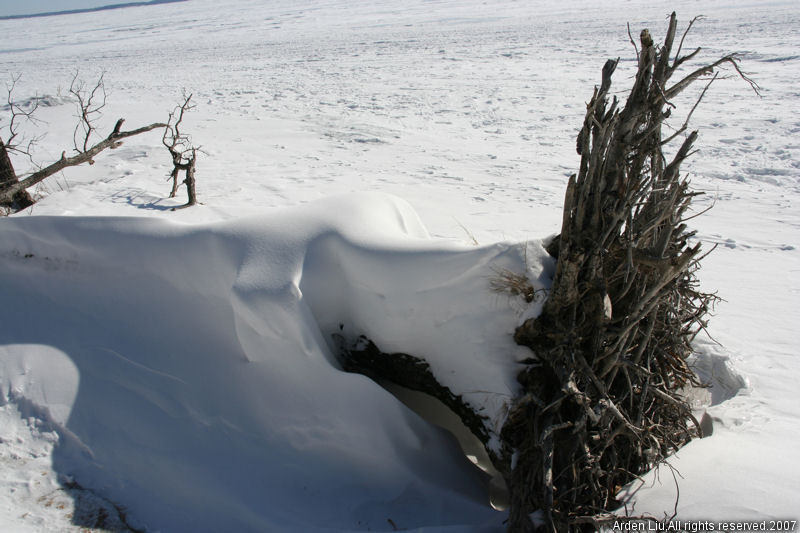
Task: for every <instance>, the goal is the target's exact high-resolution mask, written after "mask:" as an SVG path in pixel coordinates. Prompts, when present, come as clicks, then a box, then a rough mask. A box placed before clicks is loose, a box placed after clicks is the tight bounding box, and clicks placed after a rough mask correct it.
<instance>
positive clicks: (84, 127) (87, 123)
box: [0, 76, 167, 211]
mask: <svg viewBox="0 0 800 533" xmlns="http://www.w3.org/2000/svg"><path fill="white" fill-rule="evenodd" d="M11 89H13V85H12V87H11ZM11 89H9V97H8V100H9V107H10V109H11V113H12V118H11V122H10V125H9V132H10V134H9V143H8V144H4V143H3V142H2V139H0V176H2V180H0V207H5V208H7V209H10V210H11V211H18V210H19V209H23V208H25V207H28V206H30V205H32V204H33V198H31V196H30V194H28V192H27V189H28V188H30V187H33V186H34V185H36V184H38V183H40V182H41V181H43V180H45V179H46V178H48V177H50V176H52V175H53V174H56V173H58V172H60V171H62V170H64V169H65V168H67V167H72V166H76V165H81V164H83V163H89V164H93V163H94V158H95V156H97V155H98V154H99V153H100V152H102V151H104V150H105V149H107V148H110V149H112V150H113V149H115V148H118V147H119V146H121V145H122V140H123V139H125V138H127V137H132V136H134V135H139V134H141V133H145V132H148V131H151V130H154V129H156V128H163V127H166V126H167V124H164V123H162V122H156V123H153V124H150V125H148V126H144V127H141V128H137V129H135V130H129V131H122V124H123V123H124V122H125V119H122V118H121V119H119V120H118V121H117V123H116V125H115V126H114V129H113V131H112V132H111V133H110V134H109V135H108V136H107V137H106V138H104V139H102V140H101V141H99V142H96V143H95V144H91V137H92V136H93V135H95V134H96V129H97V128H96V119H97V118H98V114H99V112H100V110H101V109H102V108H103V107H104V106H105V89H104V88H103V78H102V76H101V77H100V79H99V80H98V82H97V84H96V85H95V86H94V87H93V89H91V90H89V91H88V92H87V91H86V90H85V89H84V87H83V84H82V83H81V82H79V81H77V76H76V77H75V78H74V79H73V81H72V84H71V86H70V93H72V94H73V95H74V96H76V98H77V102H78V104H77V105H78V116H79V123H78V126H76V129H75V132H74V136H73V142H74V151H75V155H72V156H70V157H67V153H66V152H62V153H61V158H60V159H59V160H58V161H56V162H54V163H51V164H50V165H47V166H45V167H42V168H40V169H39V170H36V171H35V172H32V173H31V174H29V175H27V176H25V177H24V178H22V179H20V178H19V177H18V176H17V174H16V172H15V171H14V167H13V166H12V164H11V160H10V158H9V157H8V151H16V152H18V153H22V154H25V155H27V156H29V157H30V156H31V152H30V144H29V145H28V148H24V149H22V148H20V147H19V146H18V145H16V144H12V141H13V140H14V139H15V137H16V136H17V134H18V129H17V126H18V122H19V120H20V119H21V118H23V117H26V116H27V118H31V117H32V113H33V110H28V111H23V110H22V109H21V108H20V107H19V106H17V105H16V104H13V103H12V98H11ZM98 98H99V99H100V101H98ZM34 110H35V108H34Z"/></svg>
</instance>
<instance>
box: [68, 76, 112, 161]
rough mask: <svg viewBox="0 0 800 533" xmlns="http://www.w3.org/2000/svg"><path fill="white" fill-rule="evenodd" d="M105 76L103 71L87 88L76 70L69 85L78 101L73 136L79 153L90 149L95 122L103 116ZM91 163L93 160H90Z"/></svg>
mask: <svg viewBox="0 0 800 533" xmlns="http://www.w3.org/2000/svg"><path fill="white" fill-rule="evenodd" d="M104 76H105V72H101V73H100V76H99V77H98V79H97V82H96V83H95V84H94V87H92V88H91V90H87V89H86V87H85V83H84V81H83V80H81V79H80V78H79V73H78V72H75V75H74V76H73V78H72V82H71V83H70V85H69V93H70V94H71V95H73V96H74V97H75V98H76V99H77V101H78V124H76V125H75V131H74V132H73V136H72V137H73V138H72V140H73V142H74V145H75V151H76V152H78V153H82V152H86V151H87V150H88V149H89V142H90V140H91V137H92V134H94V133H95V129H96V128H95V123H96V121H97V120H98V119H99V118H100V117H101V116H102V111H103V109H104V108H105V107H106V96H107V95H106V86H105V82H104V80H103V78H104ZM89 163H90V164H91V163H93V162H92V161H91V160H90V161H89Z"/></svg>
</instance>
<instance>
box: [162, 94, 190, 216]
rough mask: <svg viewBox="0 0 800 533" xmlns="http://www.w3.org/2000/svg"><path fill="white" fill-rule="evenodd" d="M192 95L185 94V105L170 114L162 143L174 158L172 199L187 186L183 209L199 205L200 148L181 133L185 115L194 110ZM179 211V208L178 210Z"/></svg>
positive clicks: (171, 175)
mask: <svg viewBox="0 0 800 533" xmlns="http://www.w3.org/2000/svg"><path fill="white" fill-rule="evenodd" d="M191 101H192V95H191V94H190V95H188V96H187V95H186V93H184V94H183V103H182V104H181V105H179V106H177V107H175V109H174V110H173V111H172V112H171V113H170V114H169V120H168V121H167V125H166V128H164V135H163V136H162V138H161V142H162V143H163V144H164V146H166V147H167V150H169V154H170V156H171V157H172V171H171V172H170V174H169V179H171V180H172V191H171V192H170V193H169V197H170V198H175V195H176V194H177V193H178V187H179V186H180V183H184V184H185V185H186V193H187V196H188V201H187V202H186V204H184V205H183V206H181V207H189V206H192V205H195V204H196V203H197V194H196V193H195V177H194V174H195V163H196V161H197V152H198V151H199V148H198V147H196V146H193V145H192V144H191V139H190V138H189V136H187V135H185V134H183V133H181V130H180V128H181V124H182V123H183V118H184V115H185V114H186V112H187V111H190V110H192V109H194V107H195V106H194V105H193V104H192V103H191ZM181 172H184V176H185V177H184V180H183V182H179V181H178V176H179V175H180V173H181ZM176 209H177V208H176Z"/></svg>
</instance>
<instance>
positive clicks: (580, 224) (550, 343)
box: [339, 13, 758, 533]
mask: <svg viewBox="0 0 800 533" xmlns="http://www.w3.org/2000/svg"><path fill="white" fill-rule="evenodd" d="M694 22H695V21H694V20H693V21H692V22H691V23H690V24H689V25H688V27H687V28H686V30H685V31H684V33H683V35H682V37H681V39H680V41H679V43H678V44H677V48H676V49H673V47H674V45H675V37H676V31H677V18H676V16H675V14H674V13H673V14H672V16H671V17H670V20H669V27H668V30H667V34H666V37H665V38H664V42H663V44H662V45H660V46H657V45H656V44H654V42H653V39H652V37H651V36H650V33H649V32H648V30H643V31H642V33H641V36H640V43H641V49H640V48H639V46H637V45H636V44H635V42H634V41H633V39H632V38H631V42H632V43H633V46H634V48H635V50H636V53H637V56H638V67H637V74H636V78H635V81H634V84H633V87H632V88H631V91H630V94H629V95H628V99H627V101H626V102H625V104H624V107H623V106H621V105H620V102H618V101H617V99H616V97H613V98H609V89H610V87H611V76H612V74H613V73H614V71H615V69H616V67H617V63H618V61H614V60H610V61H608V62H607V63H606V64H605V66H604V67H603V71H602V82H601V85H600V87H597V88H595V90H594V94H593V95H592V98H591V100H590V101H589V103H588V104H587V111H586V118H585V120H584V124H583V128H582V129H581V131H580V134H579V135H578V142H577V151H578V154H579V155H580V156H581V160H580V168H579V171H578V173H577V175H573V176H572V177H571V178H570V180H569V184H568V186H567V192H566V197H565V201H564V215H563V222H562V228H561V233H560V235H558V236H557V237H556V238H555V239H554V240H553V241H552V242H551V243H550V244H549V245H548V252H550V254H551V255H553V256H554V257H555V258H556V259H557V266H556V273H555V276H554V279H553V283H552V286H551V288H550V292H549V294H548V297H547V300H546V302H545V304H544V308H543V311H542V313H541V315H539V316H538V317H537V318H534V319H530V320H528V321H526V322H525V323H524V324H523V325H521V326H520V327H519V328H517V331H516V333H515V340H516V341H517V343H519V344H521V345H523V346H527V347H529V348H530V349H531V351H532V352H533V353H532V356H531V357H530V358H528V359H527V360H526V361H525V362H524V368H523V370H522V371H521V372H520V373H519V374H518V376H517V380H518V381H519V383H520V385H521V392H520V394H519V395H518V396H517V397H516V398H515V399H514V401H513V402H512V404H511V406H510V409H509V415H508V418H507V419H506V422H505V424H504V425H503V428H502V431H501V434H500V440H501V445H502V449H501V452H500V454H499V456H498V454H496V453H495V452H494V451H493V450H492V449H489V447H488V446H487V452H488V453H489V456H490V457H492V461H493V462H495V467H496V468H497V470H498V471H499V472H501V473H502V475H503V477H504V478H505V481H506V484H507V486H508V490H509V497H510V507H509V517H508V521H507V528H508V531H510V532H513V533H527V532H532V531H553V532H559V533H560V532H568V531H594V530H595V529H597V528H599V527H600V526H602V525H603V523H604V522H606V521H608V520H610V519H612V518H611V515H609V511H613V510H615V509H617V508H619V507H620V502H618V501H617V500H616V495H617V493H618V492H619V490H620V488H622V487H623V486H624V485H626V484H627V483H629V482H631V481H633V480H634V479H636V478H637V477H638V476H640V475H642V474H644V473H645V472H647V471H649V470H651V469H652V468H654V467H657V466H658V465H659V464H661V463H662V462H663V461H664V459H665V458H666V457H668V456H669V455H670V454H672V453H673V452H675V451H676V450H678V449H679V448H680V447H681V446H683V445H684V444H686V443H687V442H688V441H689V440H691V439H692V438H694V437H697V436H702V429H701V427H700V424H699V423H698V421H697V420H696V419H695V418H694V417H693V416H692V412H691V409H690V406H689V404H688V402H687V401H686V399H685V398H684V396H683V395H682V393H684V392H685V391H686V387H689V386H702V384H700V383H698V382H697V378H696V377H695V376H694V374H693V373H692V371H691V369H690V368H688V366H687V363H686V360H687V358H688V356H689V355H690V354H691V353H692V346H691V343H692V340H693V339H694V337H695V336H696V335H697V334H698V333H699V332H700V331H701V330H703V329H704V328H705V327H706V321H707V318H708V315H709V312H710V310H711V307H712V306H713V304H714V302H715V301H716V297H715V296H714V295H712V294H707V293H703V292H702V291H700V290H699V288H698V281H697V278H696V272H697V270H698V268H699V264H700V260H701V259H702V257H703V256H702V255H701V253H700V245H699V244H696V243H692V242H690V241H691V238H692V236H693V235H694V233H693V232H691V231H689V230H688V227H687V225H686V221H687V220H688V219H689V218H691V216H694V215H690V213H689V207H690V203H691V201H692V198H693V197H694V196H695V195H696V194H697V193H694V192H692V191H691V190H690V189H689V185H688V182H687V180H686V179H685V178H683V177H681V174H680V165H681V163H683V161H684V160H686V158H687V157H689V156H690V155H691V154H692V146H693V144H694V142H695V140H696V139H697V132H695V131H693V132H687V129H688V123H689V119H690V118H691V116H692V113H693V112H694V110H695V109H696V107H697V105H698V104H699V103H700V101H701V100H702V98H703V96H704V95H705V93H706V90H707V89H708V87H709V86H710V85H711V83H712V82H713V81H714V80H715V79H716V78H717V76H718V72H719V67H722V66H729V67H731V68H732V69H733V70H734V71H735V72H736V73H737V74H738V75H739V76H741V77H742V78H743V79H744V80H746V81H747V82H749V83H750V84H751V86H752V87H753V89H754V90H756V92H757V89H758V87H757V86H756V84H755V83H754V82H752V81H751V80H749V79H748V78H747V77H746V76H745V75H744V74H743V73H742V72H741V70H740V69H739V66H738V59H737V57H736V56H735V55H727V56H724V57H722V58H720V59H719V60H717V61H715V62H714V63H711V64H708V65H705V66H702V67H700V68H697V69H696V70H690V71H689V72H688V73H687V74H684V75H682V76H681V77H680V78H679V80H678V81H672V78H673V75H674V74H675V73H676V72H678V71H679V70H680V69H681V67H683V66H684V65H685V64H686V63H687V62H688V61H690V60H692V59H693V58H695V57H696V56H697V55H698V53H699V52H700V49H699V48H698V49H695V50H693V51H692V52H690V53H688V54H685V55H681V52H682V50H681V49H682V45H683V42H684V39H685V38H686V35H687V34H688V33H689V30H690V29H691V27H692V24H693V23H694ZM703 78H705V79H708V80H709V81H708V83H707V85H706V86H705V88H703V89H702V91H701V92H700V95H699V97H698V98H697V99H696V101H695V103H694V106H693V107H692V108H691V109H690V110H689V111H688V113H687V115H686V117H685V120H684V121H683V123H682V125H681V126H680V127H679V128H677V129H670V130H669V131H670V134H669V135H668V136H666V137H665V136H664V134H663V132H662V130H663V129H666V128H668V125H667V124H666V123H665V121H666V120H667V119H669V118H670V116H671V113H672V110H673V109H674V108H675V105H674V104H673V103H672V102H673V100H674V99H675V98H676V97H677V96H678V95H679V94H680V93H682V92H683V91H684V90H685V89H686V88H687V87H689V86H690V85H691V84H692V83H693V82H695V81H697V80H699V79H703ZM679 140H680V142H678V141H679ZM673 142H674V146H673V145H672V143H673ZM665 148H667V149H668V150H667V151H668V152H669V151H671V152H672V153H671V155H670V156H669V157H667V156H666V155H665ZM497 283H499V284H500V286H501V289H498V287H494V290H511V289H508V287H507V285H509V284H510V285H517V286H523V285H524V283H522V282H521V280H520V279H518V278H517V277H516V276H514V275H513V274H510V275H509V274H502V273H501V274H500V276H499V279H498V281H497ZM512 289H513V290H518V289H516V288H513V287H512ZM513 290H512V291H511V292H513ZM520 290H521V289H520ZM531 291H533V289H532V288H531ZM520 294H521V295H523V296H525V298H526V299H533V297H534V296H535V294H534V293H533V292H531V293H530V294H527V293H522V292H520ZM339 341H340V342H339V344H340V354H339V356H340V358H341V361H342V366H343V368H344V369H346V370H348V371H352V372H358V373H362V374H365V375H368V376H371V377H373V378H374V379H376V380H388V381H391V382H394V383H396V384H398V385H402V386H405V387H407V388H411V389H414V390H419V391H422V392H427V393H428V394H430V395H432V396H434V397H436V398H438V399H440V400H441V401H442V402H443V403H445V405H447V406H448V407H450V408H451V409H452V410H453V411H454V412H455V413H456V414H457V415H459V416H460V418H461V419H462V421H463V422H464V424H465V425H466V426H467V427H469V428H470V429H471V431H472V432H473V433H474V434H475V436H476V437H478V438H479V439H480V440H481V441H482V442H483V443H484V445H486V444H487V441H488V436H489V435H488V433H487V431H486V428H485V427H484V424H483V420H482V418H481V416H480V414H479V413H475V412H473V411H472V410H471V409H472V408H471V407H470V406H469V405H468V404H466V403H464V402H463V401H461V399H460V398H458V397H457V396H454V395H453V394H452V393H451V392H450V391H449V389H447V388H446V387H443V386H442V385H440V384H439V382H438V381H437V380H436V377H435V376H433V375H432V374H431V373H430V369H429V367H428V365H427V364H426V363H425V362H424V360H421V359H419V358H418V357H415V356H412V355H408V354H387V353H383V352H381V351H380V350H379V349H378V347H377V346H375V345H374V344H373V343H372V342H371V341H369V340H368V339H359V341H357V342H356V343H355V344H354V345H353V346H352V347H348V346H347V345H346V343H345V342H343V339H339Z"/></svg>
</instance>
